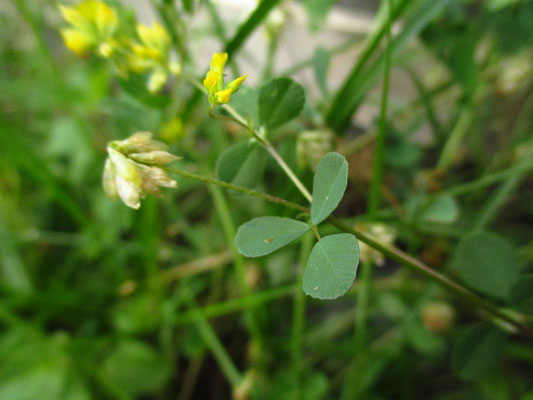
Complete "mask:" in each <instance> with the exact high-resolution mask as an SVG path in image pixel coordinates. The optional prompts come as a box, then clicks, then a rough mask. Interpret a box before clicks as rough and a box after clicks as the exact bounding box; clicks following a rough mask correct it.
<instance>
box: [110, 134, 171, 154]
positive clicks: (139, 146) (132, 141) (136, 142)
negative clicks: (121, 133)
mask: <svg viewBox="0 0 533 400" xmlns="http://www.w3.org/2000/svg"><path fill="white" fill-rule="evenodd" d="M152 136H153V135H152V133H151V132H146V131H142V132H137V133H134V134H133V135H131V136H130V137H129V138H127V139H124V140H120V141H115V142H113V143H112V144H113V147H114V148H116V149H117V150H118V151H120V152H121V153H123V154H126V155H128V154H131V153H148V152H150V151H155V150H168V146H167V145H166V144H165V143H163V142H160V141H158V140H153V139H152Z"/></svg>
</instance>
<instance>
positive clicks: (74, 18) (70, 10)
mask: <svg viewBox="0 0 533 400" xmlns="http://www.w3.org/2000/svg"><path fill="white" fill-rule="evenodd" d="M59 11H60V12H61V15H62V16H63V18H64V19H65V21H67V22H68V23H69V24H71V25H72V26H74V27H75V28H78V29H80V28H81V29H83V28H85V27H86V26H87V19H86V18H85V17H84V16H83V15H82V14H81V13H80V12H79V11H78V10H77V9H76V8H75V7H66V6H63V5H60V6H59Z"/></svg>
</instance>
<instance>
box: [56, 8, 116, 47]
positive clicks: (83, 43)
mask: <svg viewBox="0 0 533 400" xmlns="http://www.w3.org/2000/svg"><path fill="white" fill-rule="evenodd" d="M59 11H60V12H61V15H62V16H63V18H64V19H65V21H67V22H68V23H69V24H70V25H71V27H70V28H65V29H62V30H61V36H62V37H63V41H64V42H65V45H66V46H67V47H68V48H69V49H71V50H72V51H73V52H75V53H76V54H80V55H83V54H85V53H87V52H89V51H91V50H94V49H98V51H99V53H100V54H101V55H102V56H104V57H109V56H110V55H111V53H112V49H113V46H112V40H111V39H112V37H113V35H114V33H115V31H116V28H117V26H118V17H117V13H116V11H115V10H114V9H112V8H111V7H109V6H108V5H107V4H106V3H104V2H103V1H96V0H87V1H83V2H81V3H80V4H78V5H77V6H73V7H67V6H63V5H60V6H59Z"/></svg>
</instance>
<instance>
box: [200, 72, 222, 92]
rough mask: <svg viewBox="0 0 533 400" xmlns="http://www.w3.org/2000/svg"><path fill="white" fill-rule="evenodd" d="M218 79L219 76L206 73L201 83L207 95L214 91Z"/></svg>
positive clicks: (214, 73)
mask: <svg viewBox="0 0 533 400" xmlns="http://www.w3.org/2000/svg"><path fill="white" fill-rule="evenodd" d="M219 79H220V74H219V73H218V72H215V71H209V72H207V74H206V76H205V79H204V81H203V84H204V87H205V88H206V89H207V91H208V92H209V93H212V92H213V91H214V90H216V87H217V83H218V80H219Z"/></svg>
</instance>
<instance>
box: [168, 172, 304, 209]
mask: <svg viewBox="0 0 533 400" xmlns="http://www.w3.org/2000/svg"><path fill="white" fill-rule="evenodd" d="M160 168H161V169H164V170H165V171H167V172H170V173H172V174H176V175H181V176H184V177H186V178H191V179H195V180H197V181H200V182H205V183H210V184H213V185H218V186H220V187H223V188H226V189H232V190H235V191H237V192H240V193H244V194H247V195H250V196H254V197H260V198H262V199H264V200H267V201H270V202H272V203H277V204H281V205H283V206H285V207H288V208H292V209H294V210H298V211H301V212H305V213H308V212H309V209H308V208H307V207H304V206H301V205H299V204H296V203H293V202H291V201H288V200H285V199H281V198H279V197H275V196H271V195H269V194H266V193H261V192H258V191H256V190H252V189H248V188H245V187H242V186H237V185H234V184H232V183H227V182H223V181H219V180H218V179H215V178H209V177H207V176H203V175H198V174H194V173H192V172H189V171H185V170H183V169H177V168H170V167H163V166H162V167H160Z"/></svg>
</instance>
